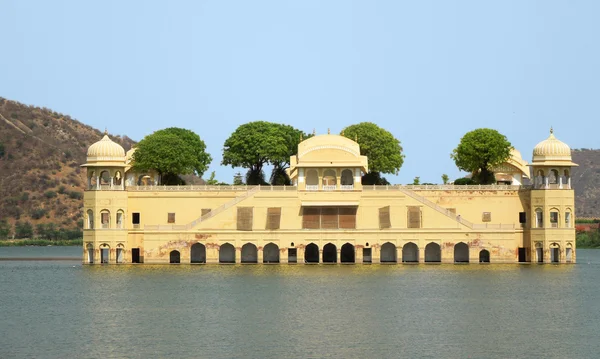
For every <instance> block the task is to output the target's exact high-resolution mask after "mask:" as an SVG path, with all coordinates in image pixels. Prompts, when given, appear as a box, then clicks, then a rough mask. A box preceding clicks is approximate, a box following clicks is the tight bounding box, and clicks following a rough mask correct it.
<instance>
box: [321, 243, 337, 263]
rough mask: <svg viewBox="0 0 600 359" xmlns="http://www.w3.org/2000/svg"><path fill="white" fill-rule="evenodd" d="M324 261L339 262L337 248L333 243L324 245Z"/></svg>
mask: <svg viewBox="0 0 600 359" xmlns="http://www.w3.org/2000/svg"><path fill="white" fill-rule="evenodd" d="M323 263H337V248H336V247H335V244H333V243H327V244H326V245H324V246H323Z"/></svg>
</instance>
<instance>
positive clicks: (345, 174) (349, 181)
mask: <svg viewBox="0 0 600 359" xmlns="http://www.w3.org/2000/svg"><path fill="white" fill-rule="evenodd" d="M341 181H342V183H341V185H342V186H353V185H354V175H353V174H352V170H351V169H348V168H346V169H345V170H343V171H342V178H341Z"/></svg>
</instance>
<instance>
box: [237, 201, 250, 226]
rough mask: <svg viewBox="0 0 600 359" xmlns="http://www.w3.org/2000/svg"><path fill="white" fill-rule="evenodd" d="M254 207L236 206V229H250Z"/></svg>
mask: <svg viewBox="0 0 600 359" xmlns="http://www.w3.org/2000/svg"><path fill="white" fill-rule="evenodd" d="M253 209H254V207H238V209H237V230H238V231H251V230H252V219H253V218H252V217H253V216H252V215H253Z"/></svg>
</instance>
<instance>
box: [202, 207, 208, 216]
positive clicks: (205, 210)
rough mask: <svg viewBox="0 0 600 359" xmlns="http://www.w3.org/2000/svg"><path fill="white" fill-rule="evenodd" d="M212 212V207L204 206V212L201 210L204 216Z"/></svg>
mask: <svg viewBox="0 0 600 359" xmlns="http://www.w3.org/2000/svg"><path fill="white" fill-rule="evenodd" d="M209 213H210V208H202V212H201V214H200V215H201V216H204V215H205V214H209Z"/></svg>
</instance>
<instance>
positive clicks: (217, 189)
mask: <svg viewBox="0 0 600 359" xmlns="http://www.w3.org/2000/svg"><path fill="white" fill-rule="evenodd" d="M315 187H316V189H315V188H313V187H310V188H309V186H308V185H307V186H306V188H307V190H315V191H316V190H318V186H315ZM252 188H258V189H257V191H297V190H298V187H296V186H270V185H258V186H254V187H253V186H247V185H242V186H209V185H185V186H128V187H127V190H128V191H134V192H135V191H139V192H180V191H181V192H185V191H187V192H191V191H196V192H198V191H207V192H211V191H214V192H247V191H249V190H250V189H252ZM362 188H363V190H364V191H394V190H400V189H405V190H410V191H457V190H463V191H517V190H521V189H528V188H532V186H529V185H527V186H513V185H495V184H492V185H452V184H442V185H383V186H376V185H363V186H362ZM353 189H354V186H352V185H342V186H341V190H353ZM327 190H334V188H333V187H332V188H327ZM335 190H337V188H335Z"/></svg>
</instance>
